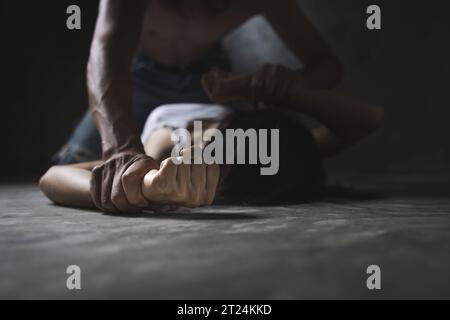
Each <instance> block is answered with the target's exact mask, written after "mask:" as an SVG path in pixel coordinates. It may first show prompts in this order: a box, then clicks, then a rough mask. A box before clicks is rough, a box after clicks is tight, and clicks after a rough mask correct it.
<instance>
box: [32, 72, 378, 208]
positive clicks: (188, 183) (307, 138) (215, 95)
mask: <svg viewBox="0 0 450 320" xmlns="http://www.w3.org/2000/svg"><path fill="white" fill-rule="evenodd" d="M263 73H271V74H272V77H265V76H264V75H263ZM296 75H297V74H296V73H295V72H293V71H291V70H289V69H287V68H285V67H281V66H267V67H266V68H263V69H262V71H259V74H254V75H238V74H229V73H224V72H221V71H219V70H213V71H211V72H209V73H208V74H206V75H205V76H204V78H203V85H204V87H205V90H206V91H207V92H208V94H209V96H210V97H211V100H212V101H214V102H217V103H219V104H215V105H199V104H186V105H166V106H162V107H159V108H157V109H156V110H155V111H153V113H152V114H151V115H150V116H149V118H148V120H147V124H146V127H145V129H144V133H143V135H142V139H143V143H144V146H145V150H146V153H147V154H148V155H149V156H151V157H152V158H154V159H155V160H158V161H159V162H160V163H161V165H160V169H159V170H152V171H150V172H149V173H148V174H147V175H146V176H145V178H144V180H143V181H142V185H139V186H135V190H128V191H130V192H132V193H136V194H137V193H141V194H142V195H143V196H144V197H145V198H146V199H147V200H148V201H149V203H152V205H153V206H154V207H152V208H155V207H156V208H157V207H159V206H167V205H168V206H186V207H199V206H205V205H210V204H212V203H213V202H214V203H219V202H222V201H226V202H228V203H230V202H234V203H247V204H275V203H289V202H291V203H292V202H297V203H298V202H303V201H310V200H312V199H315V198H317V197H318V196H320V194H321V190H322V188H323V186H324V174H323V170H322V165H321V160H322V159H323V158H325V157H329V156H332V155H335V154H336V153H338V152H340V151H342V150H343V149H345V148H346V147H348V146H350V145H352V144H354V143H355V142H357V141H359V140H361V139H362V138H364V137H366V136H367V135H369V134H370V133H372V132H373V131H374V130H375V129H376V128H377V127H378V126H379V125H380V123H381V121H382V118H383V114H384V112H383V108H382V107H379V106H374V105H370V104H366V103H362V102H359V101H356V100H355V99H352V98H350V97H347V96H344V95H342V94H339V93H337V92H335V91H328V90H322V89H314V88H307V87H305V86H304V85H303V84H302V82H301V80H300V79H301V78H300V77H297V76H296ZM268 78H269V79H273V81H271V82H270V83H265V82H261V81H259V80H258V79H268ZM258 81H259V82H258ZM229 101H233V102H239V103H240V105H251V106H255V105H256V101H257V102H258V103H259V105H260V107H259V108H252V110H250V111H242V110H239V111H236V110H237V109H236V107H234V108H231V107H225V106H223V105H221V104H220V103H226V102H229ZM261 102H262V103H261ZM261 105H264V106H265V107H262V108H261ZM298 114H303V115H306V116H308V117H310V118H312V119H314V120H316V121H317V122H319V123H321V124H322V125H320V126H316V127H315V128H312V129H307V127H306V126H305V125H304V124H303V123H302V121H301V120H300V117H298ZM194 120H202V122H203V130H204V131H205V130H206V129H210V128H218V129H220V130H222V131H223V130H225V129H238V128H241V129H243V130H247V129H249V128H254V129H268V130H270V129H279V139H280V140H279V171H278V173H277V174H276V175H272V176H270V175H267V176H264V175H261V174H260V166H258V165H221V166H219V165H215V164H213V165H206V164H201V165H198V164H180V165H176V164H175V163H174V162H175V161H172V160H174V159H173V158H171V157H170V155H171V151H172V149H173V147H174V144H173V142H172V140H171V134H172V132H173V131H174V130H176V129H188V130H189V131H191V132H192V131H193V128H192V127H193V126H192V124H193V121H194ZM191 136H194V133H193V132H192V134H191ZM224 136H225V135H224ZM204 140H207V139H204ZM197 147H201V148H203V147H204V145H203V146H202V145H200V146H197ZM98 164H99V162H93V163H81V164H75V165H67V166H54V167H52V168H50V169H49V170H48V171H47V173H46V174H45V175H44V176H43V177H42V178H41V180H40V188H41V190H42V191H43V192H44V194H45V195H46V196H47V197H48V198H49V199H50V200H52V201H53V202H55V203H57V204H60V205H65V206H71V207H86V208H95V206H94V203H93V201H92V199H91V195H90V180H91V170H92V169H93V168H94V167H95V166H96V165H98ZM122 179H126V173H125V174H124V176H122ZM128 191H127V193H128Z"/></svg>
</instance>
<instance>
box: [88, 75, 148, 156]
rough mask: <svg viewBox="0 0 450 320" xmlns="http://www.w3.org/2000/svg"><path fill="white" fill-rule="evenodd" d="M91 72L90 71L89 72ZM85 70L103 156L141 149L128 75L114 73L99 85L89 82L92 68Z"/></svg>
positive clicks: (91, 76) (141, 150) (139, 151)
mask: <svg viewBox="0 0 450 320" xmlns="http://www.w3.org/2000/svg"><path fill="white" fill-rule="evenodd" d="M90 72H92V73H94V74H92V73H90ZM90 72H88V79H89V78H90V79H91V80H89V81H88V82H89V83H90V84H89V96H90V106H91V111H92V115H93V117H94V119H95V121H96V123H97V128H98V130H99V133H100V136H101V138H102V148H103V157H104V158H109V157H111V156H112V155H113V154H116V153H120V152H124V151H132V152H138V153H141V152H143V146H142V143H141V141H140V138H139V131H138V128H137V126H136V122H135V120H134V119H133V112H132V82H131V79H129V75H128V76H126V75H125V76H121V77H117V76H116V77H114V79H111V80H109V81H107V82H108V84H105V87H104V88H103V89H102V88H99V86H98V85H95V84H92V78H95V77H96V75H95V71H90Z"/></svg>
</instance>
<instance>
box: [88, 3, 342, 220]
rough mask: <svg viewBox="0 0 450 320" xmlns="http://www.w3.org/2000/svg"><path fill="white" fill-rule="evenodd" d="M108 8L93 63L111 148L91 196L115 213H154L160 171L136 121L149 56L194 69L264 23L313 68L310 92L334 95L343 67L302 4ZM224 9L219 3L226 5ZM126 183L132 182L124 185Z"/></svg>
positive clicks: (103, 130) (93, 84)
mask: <svg viewBox="0 0 450 320" xmlns="http://www.w3.org/2000/svg"><path fill="white" fill-rule="evenodd" d="M212 1H219V2H220V3H222V2H223V1H222V0H135V1H122V0H102V1H101V3H100V10H99V16H98V18H97V25H96V29H95V34H94V37H93V41H92V46H91V53H90V58H89V63H88V71H87V83H88V92H89V102H90V107H91V111H92V114H93V116H94V119H95V121H96V124H97V127H98V129H99V132H100V135H101V137H102V146H103V160H104V161H103V162H102V163H100V164H99V165H98V166H96V167H95V168H94V169H93V170H92V175H91V181H90V194H91V196H92V200H93V202H94V204H95V206H96V207H97V208H99V209H101V210H103V211H107V212H136V211H140V210H142V208H145V207H148V205H149V202H148V201H147V199H146V198H145V196H144V194H143V193H142V192H141V190H140V188H139V186H140V185H141V182H142V180H143V179H144V176H145V175H146V174H147V173H148V172H149V171H151V170H154V169H159V167H160V164H159V163H158V161H156V160H155V159H153V158H151V157H149V156H148V155H146V154H145V150H144V147H143V145H142V143H141V141H140V139H139V132H138V129H137V126H136V123H135V122H134V120H133V117H132V112H131V109H132V107H131V106H132V82H131V74H130V65H131V60H132V57H133V56H134V54H135V53H136V52H137V51H138V50H141V51H143V52H145V53H146V54H148V55H149V56H150V57H152V58H153V59H155V60H156V61H159V62H160V63H162V64H166V65H188V64H190V63H192V62H194V61H196V60H198V59H200V58H201V57H202V55H203V54H204V53H205V51H206V50H207V49H209V48H210V47H211V46H213V45H214V44H216V43H217V42H218V41H220V39H221V38H222V37H223V36H224V35H226V34H227V33H228V32H230V31H231V30H233V29H235V28H236V27H238V26H239V25H240V24H242V23H243V22H245V21H246V20H247V19H249V18H250V17H252V16H254V15H258V14H262V15H264V16H265V17H266V18H267V19H268V21H269V22H270V24H271V25H272V27H273V28H274V29H275V31H276V32H277V33H278V34H279V35H280V37H281V38H282V39H283V41H284V42H285V43H286V45H287V46H288V47H289V48H290V49H291V50H292V51H293V53H295V54H296V55H297V56H298V57H299V58H300V59H301V60H302V61H303V62H304V63H305V65H306V68H305V69H304V70H302V71H301V72H299V79H300V78H301V81H302V85H303V86H310V87H318V88H331V87H333V86H335V85H336V84H337V83H338V81H339V79H340V76H341V67H340V64H339V62H338V60H337V59H336V57H335V56H334V55H333V54H332V52H331V51H330V50H329V48H328V47H327V45H326V44H325V42H324V41H323V39H322V38H321V37H320V35H319V33H318V32H317V31H316V29H315V28H314V27H313V26H312V24H311V23H310V22H309V21H308V19H307V18H306V17H305V16H304V15H303V14H302V12H301V10H300V8H298V6H297V4H296V1H295V0H267V1H260V0H238V1H231V2H230V4H229V5H225V6H223V8H220V6H218V7H217V8H219V9H217V8H216V9H217V10H216V9H214V10H212V9H210V5H207V3H208V2H209V3H211V2H212ZM219 2H217V3H219ZM124 177H126V178H124Z"/></svg>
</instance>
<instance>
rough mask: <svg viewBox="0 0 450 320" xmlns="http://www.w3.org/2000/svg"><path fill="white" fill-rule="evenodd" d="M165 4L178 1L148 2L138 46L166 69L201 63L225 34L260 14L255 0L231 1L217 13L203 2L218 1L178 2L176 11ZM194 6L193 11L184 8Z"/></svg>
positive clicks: (156, 0)
mask: <svg viewBox="0 0 450 320" xmlns="http://www.w3.org/2000/svg"><path fill="white" fill-rule="evenodd" d="M166 1H167V2H171V1H172V2H173V1H176V0H148V6H147V9H146V13H145V18H144V23H143V27H142V33H141V39H140V45H139V47H140V48H139V49H140V50H141V51H143V52H144V53H146V54H147V55H149V56H150V57H152V58H153V59H155V60H156V61H158V62H160V63H162V64H165V65H187V64H190V63H192V62H194V61H196V60H198V59H200V58H201V56H202V55H203V54H204V53H205V52H206V51H207V50H208V49H209V48H211V47H212V46H214V45H215V44H217V43H218V42H219V41H220V40H221V39H222V38H223V37H224V36H225V35H226V34H228V33H229V32H230V31H232V30H233V29H235V28H236V27H238V26H239V25H241V24H242V23H243V22H245V21H246V20H248V19H249V18H250V17H252V16H254V15H256V14H259V13H260V10H259V9H258V7H259V6H258V5H257V4H258V1H255V0H237V1H233V0H232V1H231V3H230V4H229V5H227V6H225V7H223V9H221V10H217V11H215V12H214V11H212V10H209V9H208V8H205V5H202V4H201V2H203V1H216V0H179V1H178V2H179V3H180V5H177V6H176V7H175V6H172V5H170V4H167V2H166ZM197 3H200V4H197ZM192 4H194V7H191V9H188V8H186V7H185V6H189V5H192ZM196 5H197V6H198V7H195V6H196Z"/></svg>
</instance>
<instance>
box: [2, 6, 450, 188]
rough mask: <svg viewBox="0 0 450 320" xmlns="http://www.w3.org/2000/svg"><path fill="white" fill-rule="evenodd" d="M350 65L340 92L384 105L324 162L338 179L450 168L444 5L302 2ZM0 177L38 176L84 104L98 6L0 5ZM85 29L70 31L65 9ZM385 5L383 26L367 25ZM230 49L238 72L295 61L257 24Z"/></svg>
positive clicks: (448, 24) (449, 61)
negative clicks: (370, 132) (369, 125)
mask: <svg viewBox="0 0 450 320" xmlns="http://www.w3.org/2000/svg"><path fill="white" fill-rule="evenodd" d="M299 3H300V4H301V6H302V8H303V9H304V11H305V13H306V14H307V15H308V16H309V17H310V19H311V20H312V21H313V22H314V23H315V24H316V26H317V27H318V29H319V30H320V31H321V32H322V34H323V35H324V36H325V37H326V39H327V40H328V42H329V43H330V45H331V46H332V47H333V48H334V50H335V51H336V53H337V54H338V56H339V57H340V58H341V59H342V61H343V62H344V64H345V67H346V73H345V79H344V81H343V83H342V85H341V89H342V90H344V91H346V92H351V93H352V94H354V95H356V96H359V97H361V98H364V99H367V100H370V101H373V102H377V103H380V104H383V105H384V106H385V108H386V121H385V125H384V127H383V128H382V129H381V130H380V131H379V132H378V133H376V134H375V135H374V136H372V137H371V138H369V139H368V140H367V141H366V142H365V143H363V144H361V145H359V146H357V147H355V148H353V149H352V150H350V151H349V152H347V153H346V154H344V155H342V156H339V157H337V158H335V159H333V160H331V161H329V163H328V166H329V167H330V169H331V170H334V171H336V172H340V173H342V172H344V173H358V172H372V173H376V174H384V175H391V174H412V173H414V174H423V175H434V174H439V175H445V174H448V173H449V171H450V150H449V140H450V125H449V124H448V122H449V120H450V110H449V107H448V106H449V102H450V101H449V100H450V98H449V93H448V92H449V90H448V85H449V83H450V79H449V76H450V72H449V71H450V44H449V39H450V32H449V31H450V19H449V11H447V10H446V6H445V3H446V1H439V0H431V1H426V2H425V1H421V2H420V3H419V2H418V3H413V2H412V1H407V0H383V1H363V0H361V1H358V0H343V1H335V0H301V1H299ZM0 4H1V5H0V14H1V19H0V36H1V50H0V54H1V59H0V61H1V67H0V72H1V91H0V92H1V99H0V103H1V114H0V119H1V122H0V125H1V136H0V143H1V165H2V170H1V174H0V179H1V180H16V179H25V178H35V177H37V176H38V175H39V174H41V173H42V172H43V171H44V170H45V169H46V167H47V166H49V165H50V157H51V156H52V154H53V153H54V152H55V151H56V150H57V149H58V148H59V147H60V146H61V145H62V144H63V143H64V141H65V140H66V139H67V138H68V136H69V134H70V132H71V130H72V128H73V127H74V125H75V124H76V122H77V121H78V119H79V118H80V116H81V115H82V113H83V111H84V110H85V109H86V107H87V103H86V101H87V100H86V90H85V65H86V61H87V58H88V52H89V44H90V39H91V36H92V31H93V28H94V23H95V18H96V11H97V4H98V1H92V0H90V1H89V0H83V1H80V0H77V1H66V0H58V1H56V0H53V1H13V0H7V1H4V0H2V1H1V2H0ZM71 4H77V5H79V6H80V7H81V10H82V30H81V31H70V30H68V29H67V28H66V18H67V14H66V8H67V6H69V5H71ZM369 4H378V5H380V6H381V9H382V30H381V31H370V30H367V28H366V26H365V21H366V17H367V15H366V13H365V11H366V8H367V6H368V5H369ZM225 43H226V46H227V48H228V49H229V50H230V52H231V54H232V55H233V58H234V63H235V67H236V68H237V69H239V70H252V69H253V68H255V67H256V65H258V64H259V63H262V62H266V61H273V62H275V61H278V62H283V63H286V64H289V65H293V66H294V65H298V62H297V61H296V59H295V58H293V57H292V55H290V54H289V52H287V51H286V50H285V48H284V47H283V46H282V44H280V42H279V40H278V39H277V38H276V37H275V36H274V35H273V33H272V32H271V30H270V29H269V28H268V27H267V25H266V24H265V22H264V21H263V20H262V19H255V20H253V21H251V22H250V23H248V24H246V25H244V26H243V28H241V29H239V30H237V31H236V32H234V33H233V34H232V35H231V36H230V37H229V38H228V39H227V40H226V42H225Z"/></svg>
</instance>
